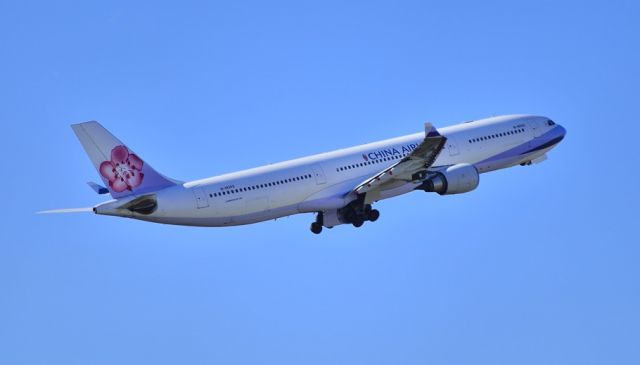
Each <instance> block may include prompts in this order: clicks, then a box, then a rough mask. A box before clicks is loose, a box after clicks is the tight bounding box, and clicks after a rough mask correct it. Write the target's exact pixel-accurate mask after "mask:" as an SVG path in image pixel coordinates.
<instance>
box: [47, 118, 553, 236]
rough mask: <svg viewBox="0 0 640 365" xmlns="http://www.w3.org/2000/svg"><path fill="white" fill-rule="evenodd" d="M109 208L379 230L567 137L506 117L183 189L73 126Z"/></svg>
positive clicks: (198, 222)
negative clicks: (297, 217) (387, 215)
mask: <svg viewBox="0 0 640 365" xmlns="http://www.w3.org/2000/svg"><path fill="white" fill-rule="evenodd" d="M71 127H72V128H73V131H74V132H75V134H76V135H77V137H78V139H79V140H80V142H81V143H82V146H83V147H84V149H85V151H86V153H87V154H88V155H89V158H90V159H91V162H92V163H93V165H94V166H95V168H96V169H97V170H98V173H99V174H100V177H101V179H102V181H103V185H99V184H97V183H94V182H90V183H89V185H90V186H91V187H92V188H93V189H94V190H95V191H96V193H98V194H107V193H110V194H111V197H112V198H113V200H110V201H107V202H104V203H101V204H98V205H96V206H94V207H92V208H79V209H60V210H51V211H46V212H43V213H62V212H76V211H84V210H86V211H93V212H94V213H96V214H103V215H113V216H118V217H126V218H133V219H140V220H144V221H149V222H156V223H166V224H178V225H187V226H207V227H224V226H234V225H242V224H251V223H257V222H262V221H266V220H271V219H276V218H280V217H285V216H289V215H293V214H299V213H313V214H315V220H314V222H313V223H311V232H313V233H316V234H318V233H320V232H321V231H322V228H323V227H327V228H333V227H335V226H338V225H341V224H351V225H353V226H354V227H360V226H362V225H363V224H364V223H365V222H375V221H376V220H377V219H378V218H379V216H380V212H379V211H378V210H377V209H374V208H373V204H374V203H375V202H377V201H380V200H383V199H389V198H392V197H395V196H398V195H402V194H407V193H410V192H412V191H416V190H419V191H425V192H435V193H438V194H440V195H448V194H460V193H466V192H469V191H472V190H474V189H475V188H476V187H478V184H479V182H480V174H482V173H485V172H490V171H494V170H498V169H504V168H507V167H512V166H517V165H522V166H524V165H531V164H535V163H539V162H542V161H544V160H545V159H546V158H547V152H548V151H550V150H551V149H552V148H554V147H555V146H556V145H557V144H558V143H559V142H560V141H561V140H562V139H563V138H564V136H565V133H566V131H565V129H564V128H563V127H561V126H560V125H557V124H556V123H554V122H553V121H552V120H551V119H549V118H546V117H541V116H532V115H506V116H499V117H492V118H487V119H482V120H475V121H470V122H465V123H461V124H457V125H453V126H449V127H444V128H440V129H435V128H434V127H433V126H432V125H431V124H430V123H425V130H424V132H420V133H415V134H410V135H407V136H402V137H397V138H392V139H387V140H383V141H379V142H373V143H368V144H364V145H359V146H355V147H350V148H345V149H341V150H337V151H333V152H327V153H322V154H318V155H313V156H309V157H303V158H298V159H295V160H290V161H285V162H280V163H276V164H271V165H267V166H262V167H257V168H253V169H249V170H243V171H238V172H234V173H230V174H225V175H219V176H214V177H210V178H206V179H202V180H196V181H189V182H183V181H178V180H174V179H171V178H169V177H166V176H164V175H162V174H160V173H159V172H157V171H156V170H154V169H153V168H152V167H151V166H150V165H149V164H148V163H147V162H146V161H144V160H143V159H142V158H140V156H138V155H137V154H135V153H134V152H133V151H132V150H131V149H130V148H129V147H128V146H126V145H125V144H123V143H122V142H121V141H120V140H118V139H117V138H116V137H114V136H113V135H112V134H111V133H109V132H108V131H107V130H106V129H105V128H104V127H102V126H101V125H100V124H99V123H98V122H93V121H92V122H85V123H79V124H74V125H72V126H71Z"/></svg>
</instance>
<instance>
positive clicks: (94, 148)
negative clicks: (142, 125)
mask: <svg viewBox="0 0 640 365" xmlns="http://www.w3.org/2000/svg"><path fill="white" fill-rule="evenodd" d="M71 128H72V129H73V131H74V132H75V133H76V136H77V137H78V139H79V140H80V143H82V147H84V150H85V151H86V152H87V155H89V158H90V159H91V162H92V163H93V166H94V167H95V168H96V170H98V173H99V174H100V177H101V178H102V181H104V184H105V186H106V187H107V189H109V193H111V196H112V197H114V198H116V199H117V198H122V197H125V196H128V195H133V194H141V193H146V192H149V191H155V190H160V189H163V188H166V187H169V186H173V185H176V184H177V183H178V182H177V181H175V180H172V179H170V178H168V177H166V176H163V175H162V174H160V173H158V172H156V170H154V169H153V168H152V167H151V166H150V165H149V164H147V163H146V162H144V161H143V160H142V159H141V158H140V157H138V155H136V154H135V153H133V151H132V150H130V149H129V148H128V147H127V146H125V145H124V143H122V142H120V141H119V140H118V139H117V138H116V137H115V136H113V135H112V134H111V133H109V131H107V130H106V129H105V128H104V127H103V126H102V125H100V123H98V122H93V121H92V122H85V123H79V124H73V125H71Z"/></svg>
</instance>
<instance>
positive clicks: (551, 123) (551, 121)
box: [547, 119, 556, 125]
mask: <svg viewBox="0 0 640 365" xmlns="http://www.w3.org/2000/svg"><path fill="white" fill-rule="evenodd" d="M547 125H556V123H554V122H553V120H551V119H549V120H547Z"/></svg>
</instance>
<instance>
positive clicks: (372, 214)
mask: <svg viewBox="0 0 640 365" xmlns="http://www.w3.org/2000/svg"><path fill="white" fill-rule="evenodd" d="M378 218H380V212H379V211H378V210H377V209H372V210H371V211H370V212H369V214H368V215H367V219H368V220H369V221H370V222H375V221H377V220H378Z"/></svg>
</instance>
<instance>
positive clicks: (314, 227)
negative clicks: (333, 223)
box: [311, 222, 322, 234]
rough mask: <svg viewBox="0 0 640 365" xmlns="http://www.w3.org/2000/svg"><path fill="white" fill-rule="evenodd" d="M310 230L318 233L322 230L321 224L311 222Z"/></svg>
mask: <svg viewBox="0 0 640 365" xmlns="http://www.w3.org/2000/svg"><path fill="white" fill-rule="evenodd" d="M311 232H313V233H315V234H320V232H322V225H321V224H319V223H318V222H313V223H311Z"/></svg>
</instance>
